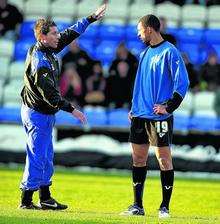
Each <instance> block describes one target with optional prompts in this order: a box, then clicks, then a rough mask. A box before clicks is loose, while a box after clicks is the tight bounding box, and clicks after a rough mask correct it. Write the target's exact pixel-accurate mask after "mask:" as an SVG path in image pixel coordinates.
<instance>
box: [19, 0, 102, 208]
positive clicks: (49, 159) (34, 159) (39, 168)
mask: <svg viewBox="0 0 220 224" xmlns="http://www.w3.org/2000/svg"><path fill="white" fill-rule="evenodd" d="M105 10H106V4H103V5H102V6H101V7H100V8H99V9H98V10H97V11H95V12H94V13H93V14H92V15H90V16H88V17H87V18H83V19H82V20H80V21H78V22H77V23H76V24H74V25H72V26H71V27H69V28H67V29H65V30H64V31H63V32H61V33H59V32H58V29H57V26H56V24H55V23H54V22H53V21H51V20H48V19H39V20H37V21H36V24H35V28H34V33H35V37H36V40H37V43H36V44H35V45H33V46H32V47H31V48H30V49H29V51H28V54H27V58H26V68H25V73H24V87H23V89H22V92H21V96H22V107H21V118H22V123H23V126H24V128H25V131H26V133H27V145H26V153H27V156H26V164H25V170H24V173H23V179H22V181H21V184H20V189H21V190H22V193H21V204H20V206H19V207H20V208H21V209H51V210H61V209H66V208H67V205H64V204H61V203H59V202H57V201H56V200H55V199H54V198H52V197H51V193H50V186H51V184H52V181H51V178H52V176H53V172H54V167H53V156H54V150H53V143H52V131H53V127H54V123H55V113H56V112H58V111H59V110H63V111H66V112H69V113H70V114H71V115H72V116H73V117H75V118H77V119H78V120H80V121H81V122H82V123H85V122H86V117H85V115H84V114H83V113H82V112H81V111H79V110H78V109H76V108H75V106H74V105H72V104H71V103H70V102H69V101H67V100H65V99H64V98H62V97H61V95H60V92H59V89H58V81H59V76H60V71H59V63H58V59H57V55H56V54H57V53H59V52H60V51H62V50H63V49H64V48H65V47H66V46H67V45H68V44H70V43H71V42H72V41H73V40H74V39H76V38H78V37H79V36H80V35H81V34H82V33H83V32H84V31H85V30H86V28H87V27H88V26H89V24H91V23H93V22H95V21H97V20H99V19H101V18H102V17H103V16H104V14H105ZM38 190H39V198H40V201H39V206H36V205H35V204H34V203H33V202H32V197H33V193H34V192H35V191H38Z"/></svg>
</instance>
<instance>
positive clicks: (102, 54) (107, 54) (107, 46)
mask: <svg viewBox="0 0 220 224" xmlns="http://www.w3.org/2000/svg"><path fill="white" fill-rule="evenodd" d="M118 44H119V42H118V41H107V40H106V41H102V42H101V43H100V44H99V45H98V46H97V48H96V53H95V57H96V59H98V60H101V61H102V62H103V63H105V64H109V63H111V61H112V60H113V58H114V57H115V51H116V47H117V46H118Z"/></svg>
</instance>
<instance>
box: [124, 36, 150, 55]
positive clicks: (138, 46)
mask: <svg viewBox="0 0 220 224" xmlns="http://www.w3.org/2000/svg"><path fill="white" fill-rule="evenodd" d="M126 46H127V48H128V49H129V50H130V51H131V52H132V53H133V54H134V55H135V56H136V57H139V55H140V53H141V52H142V51H143V50H144V49H145V48H146V46H145V45H144V44H143V43H142V42H141V40H137V41H127V42H126Z"/></svg>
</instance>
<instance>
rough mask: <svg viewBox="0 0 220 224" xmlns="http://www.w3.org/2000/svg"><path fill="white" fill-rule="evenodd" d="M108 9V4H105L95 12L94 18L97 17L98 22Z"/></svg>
mask: <svg viewBox="0 0 220 224" xmlns="http://www.w3.org/2000/svg"><path fill="white" fill-rule="evenodd" d="M106 8H107V4H106V3H104V4H103V5H101V6H100V7H99V8H98V9H97V10H96V11H95V12H94V14H93V16H94V17H95V19H96V20H99V19H102V18H103V16H104V15H105V12H106Z"/></svg>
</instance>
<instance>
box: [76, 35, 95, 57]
mask: <svg viewBox="0 0 220 224" xmlns="http://www.w3.org/2000/svg"><path fill="white" fill-rule="evenodd" d="M78 43H79V47H80V48H81V49H82V50H84V51H86V52H87V53H88V54H89V55H90V56H94V55H95V49H94V46H95V43H94V42H93V40H86V39H82V38H81V37H80V38H79V39H78Z"/></svg>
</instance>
